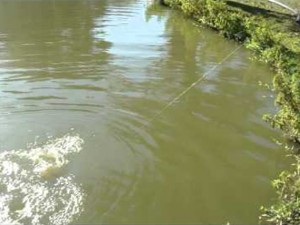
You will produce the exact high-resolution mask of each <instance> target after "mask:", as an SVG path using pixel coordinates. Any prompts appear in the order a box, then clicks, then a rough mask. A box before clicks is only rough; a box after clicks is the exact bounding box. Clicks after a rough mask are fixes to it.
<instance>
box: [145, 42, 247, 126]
mask: <svg viewBox="0 0 300 225" xmlns="http://www.w3.org/2000/svg"><path fill="white" fill-rule="evenodd" d="M241 47H242V45H239V46H238V47H237V48H235V49H234V50H233V51H232V52H230V53H229V54H228V55H227V56H226V57H225V58H223V59H222V60H221V61H220V62H218V63H217V64H215V65H214V66H213V67H211V68H210V69H209V70H208V71H207V72H205V73H204V74H203V75H202V76H201V77H200V78H199V79H198V80H196V81H195V82H194V83H192V84H191V85H190V86H188V87H187V88H186V89H185V90H183V91H182V92H180V93H179V94H178V95H177V96H175V97H174V98H173V99H171V100H170V101H169V102H168V103H167V104H166V105H165V106H164V107H163V108H162V109H161V110H160V111H159V112H157V113H156V114H155V115H154V116H153V117H152V118H151V119H150V120H148V124H147V125H149V124H150V123H152V122H153V121H154V120H156V119H157V118H158V117H159V116H161V115H162V114H163V113H164V112H165V111H166V110H167V109H168V108H170V107H171V106H172V105H174V104H175V103H176V102H180V99H181V98H182V97H183V96H184V95H186V94H187V93H188V92H189V91H190V90H191V89H192V88H193V87H195V86H196V85H197V84H199V83H200V82H201V81H203V80H204V79H205V78H206V77H208V76H209V75H210V73H211V72H213V71H214V70H215V69H217V68H218V67H219V66H220V65H222V64H223V63H224V62H225V61H226V60H228V59H229V58H230V57H231V56H233V55H234V54H235V53H236V52H237V51H238V50H239V49H240V48H241ZM145 126H146V125H143V126H142V127H145Z"/></svg>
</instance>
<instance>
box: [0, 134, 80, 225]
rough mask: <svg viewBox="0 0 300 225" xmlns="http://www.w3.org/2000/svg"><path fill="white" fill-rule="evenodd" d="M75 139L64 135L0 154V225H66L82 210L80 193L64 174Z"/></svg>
mask: <svg viewBox="0 0 300 225" xmlns="http://www.w3.org/2000/svg"><path fill="white" fill-rule="evenodd" d="M82 144H83V140H82V139H81V138H80V137H79V136H71V135H65V136H63V137H61V138H56V139H51V140H49V141H48V142H47V143H46V144H45V145H43V146H40V147H39V146H35V145H33V146H31V148H28V149H25V150H22V149H21V150H11V151H5V152H3V153H1V154H0V190H1V192H0V224H68V223H71V222H72V221H74V219H76V217H77V216H79V215H80V214H81V212H82V211H83V200H84V192H83V190H82V188H81V187H80V185H78V184H77V183H76V182H75V179H74V175H70V174H64V171H63V167H64V166H66V165H67V164H68V163H69V160H70V157H69V156H70V155H71V154H73V153H78V152H80V151H81V149H82Z"/></svg>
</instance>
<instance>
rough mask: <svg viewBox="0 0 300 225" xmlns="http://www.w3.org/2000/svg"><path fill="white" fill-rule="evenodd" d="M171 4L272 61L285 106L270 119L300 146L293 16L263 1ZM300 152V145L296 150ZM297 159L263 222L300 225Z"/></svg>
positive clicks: (172, 0)
mask: <svg viewBox="0 0 300 225" xmlns="http://www.w3.org/2000/svg"><path fill="white" fill-rule="evenodd" d="M250 2H251V1H250ZM252 2H253V1H252ZM165 3H166V4H167V5H169V6H171V7H173V8H177V9H180V10H181V11H183V13H184V14H185V15H187V16H189V17H191V18H193V19H194V20H196V21H198V22H200V23H202V24H204V25H207V26H209V27H211V28H213V29H215V30H217V31H219V32H220V33H221V34H223V35H224V36H225V37H227V38H230V39H235V40H237V41H240V42H243V43H245V45H246V46H247V47H248V48H249V49H251V50H252V51H253V52H254V53H255V55H256V58H257V59H258V60H261V61H264V62H266V63H268V64H269V65H271V67H272V68H273V69H274V71H275V72H276V75H275V76H274V80H273V86H274V90H275V92H276V93H277V98H276V104H277V105H278V106H279V110H278V112H277V114H275V115H265V116H264V118H265V119H266V120H267V121H269V122H270V123H271V125H272V126H273V127H277V128H280V129H281V130H283V132H284V134H285V136H286V137H287V138H288V139H289V140H291V141H292V142H294V143H295V146H297V145H298V146H299V143H300V38H299V37H300V28H299V27H297V25H296V24H295V22H294V21H293V18H292V17H291V16H289V15H288V14H286V13H284V12H281V11H278V12H276V11H275V12H274V11H271V10H270V9H269V8H268V9H265V8H261V5H255V4H254V5H244V4H241V3H239V2H237V1H236V2H233V1H216V0H165ZM257 4H258V3H257ZM245 9H247V10H245ZM258 12H260V13H258ZM296 144H297V145H296ZM294 150H295V149H294ZM297 151H298V152H299V148H298V149H296V151H294V152H297ZM295 157H296V164H295V165H294V167H295V168H294V170H293V171H292V172H283V173H282V174H281V175H280V177H279V179H277V180H275V181H274V182H273V186H274V187H275V189H276V191H277V193H278V202H277V203H276V205H274V206H272V207H270V208H262V210H263V215H262V217H261V221H264V222H267V223H270V224H282V225H284V224H289V225H294V224H295V225H296V224H300V160H299V157H298V156H295Z"/></svg>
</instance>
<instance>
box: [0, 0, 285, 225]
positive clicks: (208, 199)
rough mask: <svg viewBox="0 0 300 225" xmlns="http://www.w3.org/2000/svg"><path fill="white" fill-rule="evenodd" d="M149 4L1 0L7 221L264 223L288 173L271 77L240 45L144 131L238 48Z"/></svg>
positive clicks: (134, 0)
mask: <svg viewBox="0 0 300 225" xmlns="http://www.w3.org/2000/svg"><path fill="white" fill-rule="evenodd" d="M147 2H148V1H147V0H123V1H119V0H95V1H84V0H76V1H68V0H61V1H55V0H47V1H35V0H32V1H31V0H30V1H21V0H9V1H8V0H2V1H0V123H1V126H0V149H1V151H2V153H1V156H0V157H1V160H2V161H3V163H1V166H2V167H1V174H0V175H1V177H0V181H1V185H2V183H3V184H4V186H3V185H2V186H1V190H5V191H1V194H0V201H1V202H3V204H2V206H0V210H1V212H3V213H0V214H1V215H0V218H1V220H2V221H6V222H9V223H10V222H15V223H17V222H20V223H35V224H39V223H58V224H59V223H62V224H66V223H72V224H74V223H78V224H84V223H89V224H99V223H105V224H107V223H118V224H119V223H222V224H224V223H226V222H227V221H230V222H231V223H238V224H249V223H257V218H258V215H259V206H260V205H266V204H267V203H268V202H269V201H270V199H271V198H272V189H271V187H270V180H271V179H272V178H274V177H275V176H277V173H278V172H279V171H281V170H282V168H283V167H284V166H285V164H284V163H282V162H281V157H282V155H283V152H282V151H281V150H280V149H279V148H278V146H276V145H275V144H274V143H273V142H272V138H273V137H274V138H277V137H278V133H277V132H276V131H274V130H273V129H271V128H270V127H269V126H268V125H267V124H265V123H264V122H263V121H262V120H261V116H262V114H263V113H265V112H270V111H271V112H272V111H274V110H276V109H275V108H274V106H273V99H272V98H271V93H270V92H268V91H267V90H264V89H262V88H260V87H259V86H258V85H257V83H258V81H261V82H270V80H271V77H272V74H271V73H270V71H269V70H268V69H267V68H266V67H264V66H262V65H260V64H257V63H254V62H251V61H250V60H248V58H249V54H248V53H247V51H245V50H244V49H243V48H241V49H240V50H239V51H238V52H237V53H236V54H235V55H234V56H232V57H231V58H230V59H228V60H227V61H226V62H225V63H224V64H223V65H222V66H220V67H218V69H217V70H214V71H213V72H212V73H210V74H209V76H207V79H205V80H204V81H202V82H201V83H199V84H198V85H196V86H195V87H194V88H193V89H192V90H191V91H190V92H189V93H188V94H187V95H185V96H184V97H183V98H182V99H181V101H180V102H176V104H174V105H173V106H172V107H170V108H169V109H168V110H166V111H165V112H164V114H162V115H161V116H159V117H157V118H156V119H155V120H154V121H153V122H152V123H150V124H148V121H149V120H151V118H153V116H154V115H156V113H157V112H159V111H160V110H161V109H162V108H163V107H164V106H165V105H166V104H167V103H168V102H169V101H170V100H171V99H173V98H174V97H175V96H177V95H178V94H179V93H180V92H182V91H183V90H185V89H186V88H187V87H188V86H190V85H191V84H192V83H193V82H195V81H196V80H198V79H199V78H200V77H201V76H203V74H204V73H205V72H207V71H209V70H210V69H211V68H212V67H213V66H215V65H216V63H218V62H220V61H221V60H222V59H223V58H224V57H225V56H227V55H228V54H229V53H230V52H232V50H233V49H235V48H236V47H237V45H236V44H235V43H231V42H229V41H227V40H224V39H223V38H222V37H220V36H218V35H217V34H216V33H213V32H210V31H208V30H206V29H204V28H201V27H197V25H196V24H194V23H193V22H192V21H190V20H187V19H186V18H183V17H182V16H180V15H179V14H178V13H176V12H171V11H168V10H167V9H165V8H161V7H150V8H147ZM262 96H266V98H264V99H263V98H262ZM70 128H75V130H76V132H77V133H79V134H80V137H79V136H72V135H69V136H65V135H64V134H65V133H66V132H67V131H68V130H69V129H70ZM49 135H50V136H53V137H62V138H58V139H56V138H53V140H52V141H51V142H50V143H48V144H46V145H44V146H40V147H37V146H34V147H31V148H29V149H26V150H25V149H24V150H17V151H15V150H11V151H4V150H6V149H23V148H24V146H26V144H27V143H31V142H32V140H34V139H35V137H37V136H40V139H45V138H44V137H46V136H49ZM82 140H84V142H85V144H84V146H83V147H81V144H82ZM44 141H45V142H46V140H44ZM41 142H43V140H41ZM58 143H60V144H58ZM67 143H69V144H67ZM57 144H58V145H57ZM49 146H50V147H51V146H55V148H54V149H59V150H58V151H56V152H55V154H53V152H52V150H51V151H50V150H46V151H45V149H49ZM81 149H82V151H80V153H79V154H76V157H75V156H74V157H71V158H70V159H71V160H70V159H69V157H68V155H69V153H71V152H78V151H79V150H81ZM67 160H70V163H69V164H68V166H65V164H66V163H67ZM2 161H1V162H2ZM4 161H8V162H9V163H4ZM18 171H19V172H20V171H22V173H19V172H18ZM70 174H73V175H70ZM25 176H27V177H25ZM7 184H13V185H7ZM14 187H15V188H14ZM22 187H24V188H26V190H25V191H23V189H22ZM9 188H12V189H9ZM22 199H23V202H24V203H22V204H21V202H22ZM24 199H25V200H24ZM83 200H84V201H83ZM44 203H47V204H44ZM1 207H2V208H1ZM66 214H67V215H66Z"/></svg>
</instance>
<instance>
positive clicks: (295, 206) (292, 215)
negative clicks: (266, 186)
mask: <svg viewBox="0 0 300 225" xmlns="http://www.w3.org/2000/svg"><path fill="white" fill-rule="evenodd" d="M294 166H295V170H294V171H293V172H287V171H285V172H282V173H281V174H280V176H279V178H278V179H277V180H275V181H273V186H274V188H275V189H276V192H277V194H278V196H279V198H278V199H279V200H278V202H277V203H276V204H275V205H273V206H271V207H270V208H264V207H262V211H263V215H262V216H261V217H260V220H261V221H262V222H263V223H264V224H265V223H268V224H281V225H299V224H300V159H299V158H297V163H296V164H295V165H294Z"/></svg>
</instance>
